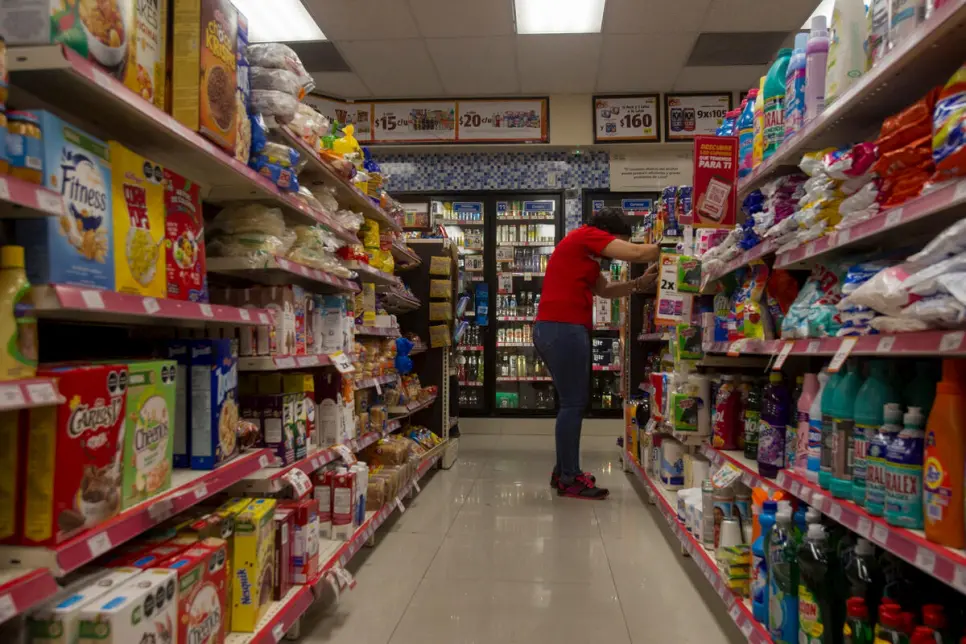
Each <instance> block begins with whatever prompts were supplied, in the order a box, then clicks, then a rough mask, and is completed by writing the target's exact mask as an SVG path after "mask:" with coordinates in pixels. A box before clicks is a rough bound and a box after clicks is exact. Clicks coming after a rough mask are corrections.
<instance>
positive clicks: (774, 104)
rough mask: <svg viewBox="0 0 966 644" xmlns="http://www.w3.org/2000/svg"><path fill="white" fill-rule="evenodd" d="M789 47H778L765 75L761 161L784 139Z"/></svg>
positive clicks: (790, 57) (790, 53)
mask: <svg viewBox="0 0 966 644" xmlns="http://www.w3.org/2000/svg"><path fill="white" fill-rule="evenodd" d="M791 59H792V50H791V49H787V48H784V49H779V50H778V57H777V58H776V59H775V62H774V63H773V64H772V66H771V69H769V70H768V74H767V75H766V76H765V85H764V87H765V98H764V101H763V103H764V106H763V111H762V119H763V126H762V128H763V129H762V137H763V140H762V146H763V147H762V161H764V160H765V159H767V158H768V157H770V156H771V155H773V154H774V153H775V152H777V151H778V148H779V146H780V145H781V144H782V141H784V140H785V79H786V77H787V76H788V63H789V62H791Z"/></svg>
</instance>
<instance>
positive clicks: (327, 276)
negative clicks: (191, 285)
mask: <svg viewBox="0 0 966 644" xmlns="http://www.w3.org/2000/svg"><path fill="white" fill-rule="evenodd" d="M208 272H209V273H217V274H221V275H227V276H230V277H238V278H244V279H247V280H250V281H252V282H255V283H256V284H265V285H285V284H299V285H301V286H304V287H305V288H306V289H309V290H312V291H321V292H341V293H355V292H357V291H358V290H359V286H358V285H357V284H356V283H355V282H352V281H350V280H348V279H346V278H343V277H339V276H338V275H333V274H332V273H327V272H325V271H322V270H319V269H317V268H312V267H310V266H306V265H305V264H299V263H298V262H293V261H291V260H288V259H283V258H281V257H271V256H268V257H265V259H263V260H260V262H259V264H258V265H257V266H255V265H253V264H252V262H251V261H249V260H247V259H244V258H240V257H209V258H208Z"/></svg>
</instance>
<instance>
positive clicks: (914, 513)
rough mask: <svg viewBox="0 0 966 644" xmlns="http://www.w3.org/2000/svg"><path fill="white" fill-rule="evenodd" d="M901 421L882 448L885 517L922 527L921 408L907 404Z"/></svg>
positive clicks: (895, 521) (890, 520)
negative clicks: (883, 454)
mask: <svg viewBox="0 0 966 644" xmlns="http://www.w3.org/2000/svg"><path fill="white" fill-rule="evenodd" d="M902 425H903V427H902V430H901V431H900V432H899V434H898V435H897V436H896V438H895V440H893V441H892V444H891V445H889V449H888V451H887V452H886V477H885V480H886V505H885V520H886V521H887V522H889V523H890V524H892V525H897V526H901V527H903V528H910V529H913V530H922V525H923V520H922V452H923V442H924V440H925V435H926V432H924V431H923V429H922V425H923V417H922V411H921V410H920V409H919V408H918V407H910V408H909V411H907V412H906V414H905V416H903V417H902Z"/></svg>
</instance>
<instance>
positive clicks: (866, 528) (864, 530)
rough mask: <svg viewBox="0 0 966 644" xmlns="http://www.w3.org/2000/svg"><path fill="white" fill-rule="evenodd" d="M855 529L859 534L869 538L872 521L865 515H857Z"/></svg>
mask: <svg viewBox="0 0 966 644" xmlns="http://www.w3.org/2000/svg"><path fill="white" fill-rule="evenodd" d="M855 531H856V532H858V533H859V534H861V535H862V536H863V537H865V538H866V539H868V538H869V533H870V532H872V522H871V521H869V520H868V519H867V518H866V517H859V523H858V525H857V526H856V527H855Z"/></svg>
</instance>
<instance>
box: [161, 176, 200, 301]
mask: <svg viewBox="0 0 966 644" xmlns="http://www.w3.org/2000/svg"><path fill="white" fill-rule="evenodd" d="M164 242H165V243H164V257H165V268H166V271H165V272H166V278H167V292H168V297H170V298H172V299H175V300H189V301H191V302H207V301H208V272H207V269H206V268H205V222H204V219H203V217H202V212H201V187H200V186H199V185H198V184H197V183H195V182H193V181H190V180H188V179H185V178H184V177H182V176H181V175H180V174H178V173H176V172H172V171H171V170H168V169H167V168H165V169H164Z"/></svg>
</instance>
